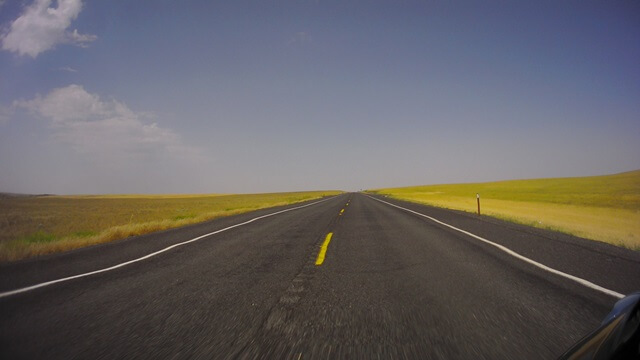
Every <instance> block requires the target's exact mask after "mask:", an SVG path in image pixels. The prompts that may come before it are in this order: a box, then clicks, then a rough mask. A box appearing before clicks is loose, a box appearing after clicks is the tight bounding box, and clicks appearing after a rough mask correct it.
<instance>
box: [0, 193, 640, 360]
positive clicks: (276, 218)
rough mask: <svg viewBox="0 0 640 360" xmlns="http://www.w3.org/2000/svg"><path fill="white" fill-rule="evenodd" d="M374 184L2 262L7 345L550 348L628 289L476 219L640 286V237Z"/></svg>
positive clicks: (225, 351)
mask: <svg viewBox="0 0 640 360" xmlns="http://www.w3.org/2000/svg"><path fill="white" fill-rule="evenodd" d="M377 199H379V200H383V201H386V202H388V203H384V202H381V201H379V200H376V199H374V198H371V197H368V196H366V195H364V194H359V193H355V194H353V193H352V194H343V195H340V196H336V197H332V198H329V199H327V200H326V201H323V202H319V203H314V202H310V203H309V204H312V205H309V206H306V207H303V208H298V207H299V206H300V205H299V204H298V205H292V206H288V207H282V208H274V209H265V210H261V211H257V212H253V213H249V214H242V215H238V216H233V217H229V218H224V219H218V220H214V221H210V222H207V223H204V224H198V225H194V226H189V227H186V228H181V229H176V230H169V231H164V232H160V233H156V234H151V235H147V236H141V237H137V238H129V239H126V240H123V241H119V242H115V243H111V244H106V245H100V246H95V247H91V248H86V249H81V250H77V251H72V252H70V253H66V254H62V255H55V256H49V257H44V258H40V259H37V260H29V261H24V262H19V263H15V264H11V265H3V266H1V267H0V292H2V293H3V295H1V296H2V297H0V358H3V359H21V358H25V359H38V358H40V359H71V358H84V359H114V358H149V359H168V358H176V359H182V358H203V359H217V358H220V359H222V358H238V359H252V358H265V359H271V358H275V359H300V358H302V359H316V358H318V359H337V358H367V359H375V358H387V359H389V358H393V359H402V358H410V359H514V358H518V359H541V358H548V359H553V358H556V357H557V356H559V355H560V354H562V353H563V352H564V351H565V350H566V349H567V348H568V347H570V346H571V345H572V344H573V343H574V342H576V341H577V340H579V339H580V338H581V337H582V336H583V335H585V334H587V333H588V332H589V331H590V330H592V329H594V328H595V327H597V326H598V325H599V323H600V321H601V320H602V319H603V318H604V316H605V315H606V314H607V313H608V311H609V310H610V308H611V306H612V305H613V304H614V303H615V302H616V301H617V298H616V297H615V296H612V295H611V294H608V293H606V292H603V291H601V290H598V289H594V288H592V287H588V286H585V285H584V284H581V283H579V282H576V281H575V280H572V279H569V278H567V277H566V276H563V275H559V274H556V273H552V272H549V271H547V270H544V269H542V268H540V267H539V266H536V265H534V264H532V263H530V262H527V261H523V260H522V259H519V258H516V257H514V256H513V255H510V254H509V253H507V252H505V251H504V250H503V249H499V248H497V247H496V246H494V245H492V244H489V243H485V242H483V241H481V240H479V239H478V238H476V237H473V236H471V235H469V234H473V235H476V236H478V237H481V238H482V239H486V240H489V241H491V242H494V243H496V244H499V245H502V246H504V247H505V248H508V249H511V250H512V251H515V252H517V253H518V254H520V255H522V256H525V257H527V258H528V259H531V260H532V261H535V262H537V263H540V264H543V265H545V266H548V267H549V268H552V269H555V270H557V271H560V272H562V273H566V274H569V275H572V276H575V277H577V278H580V279H583V280H585V281H588V282H590V283H593V284H596V285H598V286H601V287H602V288H605V289H607V290H610V291H612V292H614V293H615V292H617V293H620V294H628V293H630V292H633V291H636V290H640V254H639V253H638V252H634V251H630V250H625V249H620V248H616V247H613V246H609V245H606V244H601V243H596V242H590V241H586V240H583V239H579V238H575V237H571V236H568V235H562V234H558V233H554V232H550V231H544V230H539V229H533V228H529V227H525V226H520V225H514V224H509V223H506V222H502V221H498V220H495V219H490V218H486V217H478V216H476V215H473V214H464V213H459V212H454V211H447V210H442V209H436V208H431V207H426V206H421V205H415V204H410V203H405V202H400V201H395V200H390V199H386V198H381V197H378V198H377ZM347 204H348V205H347ZM390 204H395V205H398V206H401V207H403V208H405V209H409V210H413V211H415V212H417V213H420V214H424V215H427V216H431V217H433V218H435V219H437V220H439V221H441V222H443V223H446V224H448V225H451V226H453V227H456V228H458V229H461V230H464V231H467V232H468V233H469V234H465V233H462V232H460V231H458V230H456V229H453V228H451V227H448V226H446V225H444V224H441V223H437V222H435V221H433V220H431V219H428V218H425V217H423V216H421V215H418V214H416V213H412V212H409V211H407V210H405V209H401V208H397V207H394V206H392V205H390ZM294 208H295V209H294ZM283 209H293V210H290V211H286V212H282V213H278V214H275V215H273V216H269V217H264V218H259V219H256V218H257V217H259V216H262V215H267V214H272V213H274V212H276V211H279V210H283ZM343 210H344V211H343ZM252 219H255V220H254V221H252V222H247V221H250V220H252ZM236 224H242V225H241V226H237V227H233V228H229V227H230V226H233V225H236ZM222 229H226V230H224V231H222V232H218V233H215V234H212V235H209V236H206V237H203V238H201V239H199V240H197V241H194V242H191V243H187V244H183V245H181V246H178V247H175V248H172V249H169V250H167V251H164V252H162V253H158V254H156V255H154V256H152V257H149V258H146V259H142V260H140V261H137V262H132V263H129V264H127V265H124V266H121V267H118V268H113V269H111V270H108V271H104V272H99V273H95V274H92V275H87V276H81V277H78V278H74V279H70V280H66V281H62V282H58V283H53V284H50V285H47V286H42V287H38V288H34V289H31V290H25V291H23V292H20V293H16V294H12V295H7V292H8V291H12V290H16V289H22V288H25V287H29V286H33V285H37V284H42V283H44V282H48V281H53V280H56V279H63V278H66V277H70V276H74V275H79V274H86V273H88V272H92V271H96V270H100V269H106V268H110V267H112V266H114V265H117V264H121V263H124V262H127V261H131V260H134V259H139V258H140V257H142V256H145V255H148V254H151V253H154V252H156V251H159V250H162V249H165V248H167V247H168V246H171V245H173V244H178V243H182V242H184V241H187V240H190V239H194V238H197V237H198V236H201V235H203V234H207V233H211V232H215V231H217V230H222ZM329 233H331V234H332V236H331V238H330V241H329V243H328V244H326V240H327V235H328V234H329ZM323 244H325V245H326V246H325V250H326V253H325V258H324V261H323V262H322V264H320V265H316V262H317V260H318V254H319V252H320V251H321V249H322V246H323Z"/></svg>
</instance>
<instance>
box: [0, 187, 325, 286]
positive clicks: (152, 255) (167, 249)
mask: <svg viewBox="0 0 640 360" xmlns="http://www.w3.org/2000/svg"><path fill="white" fill-rule="evenodd" d="M332 198H333V196H332V197H330V198H328V199H324V200H320V201H316V202H313V203H311V204H306V205H302V206H297V207H294V208H290V209H284V210H280V211H276V212H274V213H271V214H267V215H262V216H258V217H256V218H253V219H251V220H248V221H245V222H243V223H240V224H235V225H231V226H229V227H226V228H224V229H220V230H216V231H214V232H210V233H208V234H204V235H201V236H198V237H196V238H193V239H191V240H187V241H183V242H181V243H177V244H173V245H171V246H168V247H166V248H164V249H162V250H158V251H156V252H152V253H151V254H148V255H145V256H142V257H139V258H137V259H133V260H129V261H126V262H123V263H120V264H117V265H113V266H110V267H107V268H104V269H100V270H95V271H90V272H87V273H83V274H78V275H73V276H68V277H65V278H61V279H56V280H51V281H47V282H43V283H39V284H36V285H31V286H27V287H23V288H20V289H16V290H11V291H5V292H2V293H0V298H4V297H8V296H12V295H16V294H20V293H25V292H28V291H31V290H35V289H39V288H42V287H45V286H49V285H53V284H57V283H61V282H65V281H69V280H73V279H79V278H82V277H85V276H91V275H95V274H99V273H103V272H107V271H111V270H115V269H118V268H121V267H124V266H127V265H130V264H133V263H136V262H138V261H142V260H146V259H149V258H151V257H154V256H156V255H158V254H161V253H163V252H165V251H169V250H171V249H174V248H177V247H178V246H182V245H186V244H189V243H192V242H194V241H198V240H201V239H203V238H205V237H207V236H211V235H215V234H218V233H221V232H223V231H227V230H231V229H233V228H236V227H239V226H243V225H247V224H250V223H252V222H254V221H257V220H260V219H264V218H267V217H270V216H274V215H278V214H282V213H285V212H287V211H293V210H298V209H302V208H305V207H307V206H311V205H316V204H320V203H322V202H325V201H328V200H331V199H332Z"/></svg>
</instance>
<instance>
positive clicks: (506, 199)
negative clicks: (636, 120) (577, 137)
mask: <svg viewBox="0 0 640 360" xmlns="http://www.w3.org/2000/svg"><path fill="white" fill-rule="evenodd" d="M375 192H377V193H379V194H384V195H389V196H391V197H394V198H398V199H403V200H409V201H414V202H419V203H424V204H429V205H434V206H439V207H445V208H450V209H456V210H463V211H468V212H476V197H475V195H476V193H480V195H481V197H482V198H481V206H482V214H483V215H489V216H494V217H497V218H502V219H507V220H510V221H514V222H518V223H523V224H527V225H532V226H535V227H541V228H548V229H553V230H558V231H562V232H566V233H570V234H573V235H576V236H580V237H584V238H587V239H592V240H598V241H603V242H607V243H611V244H614V245H618V246H623V247H626V248H630V249H635V250H640V171H632V172H627V173H622V174H616V175H608V176H592V177H581V178H558V179H535V180H516V181H501V182H491V183H478V184H454V185H430V186H415V187H406V188H395V189H380V190H376V191H375Z"/></svg>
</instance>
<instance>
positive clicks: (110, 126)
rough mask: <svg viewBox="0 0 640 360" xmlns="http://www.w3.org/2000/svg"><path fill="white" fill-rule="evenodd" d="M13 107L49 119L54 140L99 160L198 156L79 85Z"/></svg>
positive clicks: (160, 129) (176, 137)
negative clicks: (94, 156)
mask: <svg viewBox="0 0 640 360" xmlns="http://www.w3.org/2000/svg"><path fill="white" fill-rule="evenodd" d="M13 106H14V108H24V109H27V110H28V111H29V112H31V113H33V114H37V115H39V116H41V117H43V118H46V119H49V120H50V121H51V128H52V130H53V132H54V133H53V136H54V138H55V139H57V140H58V141H61V142H63V143H66V144H69V145H70V146H71V147H72V148H73V149H74V150H76V151H77V152H80V153H84V154H88V155H91V156H93V155H96V156H98V157H100V159H102V160H105V159H106V160H114V159H116V160H121V159H123V158H132V157H143V158H150V157H163V155H170V156H175V157H180V158H182V157H187V158H190V159H193V158H194V157H197V156H198V151H197V150H196V149H194V148H192V147H189V146H185V145H183V143H182V141H181V139H180V136H179V135H178V134H176V133H175V132H174V131H173V130H171V129H168V128H163V127H160V126H158V124H156V123H146V122H145V121H144V120H145V119H147V118H148V117H149V116H148V115H147V114H145V113H141V112H135V111H133V110H131V109H129V107H127V105H125V104H124V103H122V102H119V101H116V100H113V99H112V100H103V99H101V98H100V97H99V96H98V95H96V94H91V93H89V92H87V91H86V90H85V89H84V88H83V87H82V86H80V85H69V86H67V87H63V88H57V89H54V90H52V91H51V92H49V94H47V95H46V96H44V97H43V96H40V95H38V96H36V97H35V98H34V99H32V100H26V101H25V100H22V101H15V102H14V104H13Z"/></svg>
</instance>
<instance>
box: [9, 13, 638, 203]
mask: <svg viewBox="0 0 640 360" xmlns="http://www.w3.org/2000/svg"><path fill="white" fill-rule="evenodd" d="M0 29H1V31H2V35H1V36H2V38H1V41H2V43H1V45H2V46H1V47H0V169H1V171H0V191H5V192H24V193H58V194H73V193H194V192H195V193H205V192H206V193H208V192H213V193H216V192H236V193H237V192H243V193H246V192H268V191H294V190H314V189H343V190H358V189H369V188H378V187H391V186H404V185H418V184H435V183H451V182H473V181H490V180H502V179H517V178H539V177H558V176H583V175H599V174H608V173H616V172H622V171H628V170H635V169H639V168H640V3H639V2H637V1H616V2H596V1H535V2H524V1H496V2H484V1H482V2H480V1H434V2H427V1H391V0H389V1H355V0H354V1H322V0H318V1H270V2H265V1H162V0H159V1H117V0H113V1H80V0H59V1H52V0H35V1H33V0H27V1H22V0H15V1H12V0H5V1H0Z"/></svg>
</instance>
